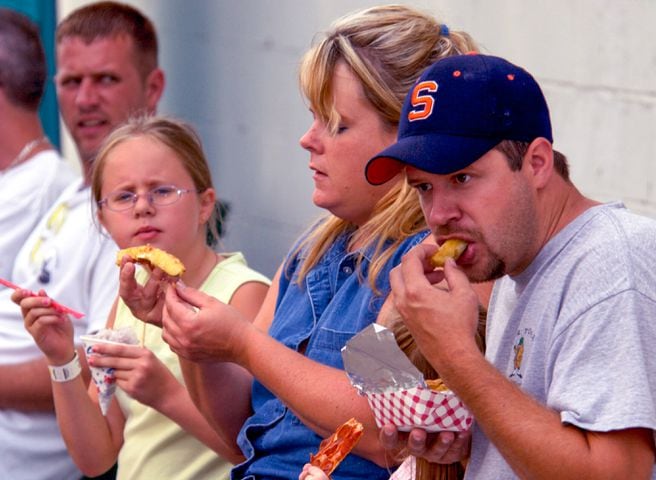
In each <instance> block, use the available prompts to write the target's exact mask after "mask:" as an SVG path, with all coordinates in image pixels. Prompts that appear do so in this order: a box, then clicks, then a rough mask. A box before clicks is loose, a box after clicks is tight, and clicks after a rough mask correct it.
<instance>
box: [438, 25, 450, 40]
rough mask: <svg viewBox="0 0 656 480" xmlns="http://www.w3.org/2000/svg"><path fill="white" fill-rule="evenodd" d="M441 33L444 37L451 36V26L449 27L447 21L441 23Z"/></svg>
mask: <svg viewBox="0 0 656 480" xmlns="http://www.w3.org/2000/svg"><path fill="white" fill-rule="evenodd" d="M440 35H442V36H443V37H448V36H449V27H447V26H446V24H445V23H443V24H442V25H440Z"/></svg>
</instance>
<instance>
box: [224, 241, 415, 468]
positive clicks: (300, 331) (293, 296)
mask: <svg viewBox="0 0 656 480" xmlns="http://www.w3.org/2000/svg"><path fill="white" fill-rule="evenodd" d="M427 235H428V231H424V232H421V233H419V234H416V235H414V236H412V237H409V238H407V239H406V240H404V241H403V242H402V244H401V245H400V247H399V248H398V249H397V251H396V252H395V253H394V254H393V255H392V256H391V258H390V259H389V261H388V262H387V263H386V265H385V267H384V268H383V269H382V270H381V272H380V274H379V277H378V281H377V287H378V289H379V291H380V294H379V295H376V294H375V293H374V292H373V291H372V289H371V287H370V285H369V281H368V279H367V278H366V275H363V274H358V272H357V271H356V263H355V262H356V258H357V254H356V253H348V252H347V250H346V249H347V244H348V235H343V236H342V237H340V238H338V239H337V240H336V241H335V242H334V243H333V245H332V246H331V247H330V249H329V250H328V251H327V252H326V253H325V255H324V256H323V257H322V258H321V260H320V261H319V262H318V264H317V265H316V266H315V267H314V268H313V269H312V270H311V271H310V272H309V273H308V274H307V275H306V278H305V279H304V281H303V282H302V283H301V285H299V284H298V283H297V280H298V269H299V267H300V262H299V261H298V259H294V258H290V257H289V256H288V257H287V261H286V262H285V267H286V268H285V269H284V270H283V273H282V275H281V278H280V291H279V295H278V301H277V305H276V311H275V315H274V319H273V323H272V325H271V328H270V330H269V335H271V336H272V337H273V338H275V339H277V340H278V341H280V342H281V343H283V344H284V345H286V346H287V347H289V348H291V349H294V350H296V351H298V350H299V348H300V347H301V345H303V344H306V347H305V352H304V354H305V356H307V357H308V358H311V359H312V360H315V361H317V362H319V363H322V364H325V365H330V366H332V367H335V368H340V369H343V368H344V367H343V364H342V356H341V349H342V347H343V346H344V344H345V343H346V342H347V341H348V340H349V339H350V338H351V337H352V336H354V335H355V334H356V333H358V332H359V331H360V330H362V329H363V328H365V327H366V326H367V325H369V324H371V323H373V322H375V321H376V319H377V316H378V312H379V311H380V308H381V307H382V304H383V302H384V301H385V298H386V297H387V295H388V294H389V292H390V285H389V273H390V270H391V269H392V268H393V267H394V266H396V265H398V264H399V262H400V260H401V257H402V256H403V254H405V253H406V252H407V251H408V250H409V249H410V248H412V247H413V246H415V245H417V244H418V243H420V242H421V241H422V240H423V239H424V238H425V237H426V236H427ZM292 251H293V250H292ZM368 253H370V252H368ZM369 261H370V258H369V257H368V256H367V255H366V253H365V258H364V260H363V261H362V263H361V271H362V272H366V271H367V269H368V267H369ZM271 361H272V362H275V361H276V359H275V358H272V359H271ZM251 401H252V409H253V412H254V414H253V415H252V416H251V417H250V418H249V419H248V420H247V421H246V423H245V424H244V426H243V427H242V429H241V432H240V433H239V436H238V439H237V443H238V444H239V447H240V448H241V450H242V452H243V453H244V456H245V457H246V459H247V460H246V461H245V462H244V463H242V464H241V465H238V466H236V467H235V468H234V469H233V471H232V478H233V479H250V478H257V479H261V478H267V479H273V478H288V479H294V480H295V479H297V478H298V475H299V473H300V472H301V469H302V468H303V465H304V464H305V463H307V462H308V461H309V460H310V453H314V452H316V450H317V449H318V447H319V443H320V442H321V440H322V438H321V437H319V436H317V435H316V434H315V433H314V432H313V431H312V430H310V429H309V428H307V427H306V426H305V425H304V424H303V423H302V422H301V421H300V420H299V419H298V417H296V416H295V415H294V414H293V413H292V411H291V410H290V409H289V408H287V407H286V406H285V405H284V404H283V403H282V402H281V401H280V400H279V399H278V398H276V397H275V396H274V395H273V394H272V393H271V392H269V391H268V390H267V389H266V388H265V387H264V386H263V385H262V384H261V383H260V382H258V381H257V380H256V381H255V382H254V383H253V390H252V399H251ZM388 477H389V472H388V471H387V470H385V469H383V468H380V467H378V466H377V465H375V464H374V463H372V462H370V461H368V460H365V459H364V458H362V457H359V456H357V455H354V454H351V455H349V456H348V457H347V458H346V459H345V460H344V461H343V463H342V464H340V466H339V468H338V469H337V470H336V471H335V472H334V473H333V475H332V478H333V479H335V480H337V479H358V480H360V479H362V478H369V479H377V478H380V479H386V478H388Z"/></svg>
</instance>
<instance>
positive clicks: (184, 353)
mask: <svg viewBox="0 0 656 480" xmlns="http://www.w3.org/2000/svg"><path fill="white" fill-rule="evenodd" d="M163 328H164V331H163V333H162V338H163V339H164V341H165V342H166V343H168V344H169V346H170V347H171V350H173V351H174V352H175V353H177V354H178V355H180V356H181V357H184V358H186V359H187V360H191V361H193V362H205V361H210V362H237V363H241V362H239V361H238V358H239V357H240V356H241V355H242V354H243V352H244V350H245V348H246V346H247V345H248V333H249V331H251V330H252V329H253V328H254V327H253V326H252V324H251V323H250V322H249V321H248V320H247V319H246V318H244V317H243V316H242V315H241V314H240V313H239V312H238V311H237V310H236V309H235V308H233V307H231V306H230V305H226V304H225V303H222V302H220V301H219V300H217V299H216V298H214V297H211V296H209V295H206V294H205V293H203V292H200V291H198V290H196V289H193V288H191V287H185V286H182V285H181V284H180V283H178V284H176V285H175V286H172V288H169V289H168V290H167V292H166V304H165V306H164V313H163Z"/></svg>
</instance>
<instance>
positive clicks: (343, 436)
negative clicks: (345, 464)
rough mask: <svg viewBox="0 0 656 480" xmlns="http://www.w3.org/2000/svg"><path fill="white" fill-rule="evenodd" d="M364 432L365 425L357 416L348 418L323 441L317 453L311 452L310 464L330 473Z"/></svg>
mask: <svg viewBox="0 0 656 480" xmlns="http://www.w3.org/2000/svg"><path fill="white" fill-rule="evenodd" d="M363 432H364V427H363V426H362V424H361V423H360V422H358V421H357V420H356V419H355V418H352V419H350V420H348V421H347V422H345V423H344V424H342V425H341V426H339V427H338V428H337V430H336V431H335V433H333V434H332V435H331V436H330V437H328V438H326V439H324V440H323V441H322V442H321V444H320V445H319V451H318V452H317V453H316V455H312V454H310V464H312V465H314V466H315V467H318V468H320V469H321V470H322V471H323V472H324V473H325V474H326V475H330V474H331V473H332V472H333V471H334V470H335V469H336V468H337V466H338V465H339V464H340V463H341V462H342V460H344V459H345V458H346V456H347V455H348V454H349V452H350V451H351V450H353V447H355V444H356V443H358V441H359V440H360V437H361V436H362V433H363Z"/></svg>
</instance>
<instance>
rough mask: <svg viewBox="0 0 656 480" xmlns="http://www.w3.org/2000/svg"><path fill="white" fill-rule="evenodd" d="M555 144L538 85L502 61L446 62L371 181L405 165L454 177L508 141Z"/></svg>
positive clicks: (425, 81) (437, 67)
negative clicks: (501, 143)
mask: <svg viewBox="0 0 656 480" xmlns="http://www.w3.org/2000/svg"><path fill="white" fill-rule="evenodd" d="M538 137H543V138H546V139H547V140H549V141H550V142H552V143H553V138H552V134H551V121H550V120H549V108H548V107H547V102H546V100H545V99H544V95H543V94H542V90H540V87H539V86H538V84H537V82H536V81H535V79H534V78H533V77H532V76H531V75H530V74H529V73H528V72H527V71H526V70H524V69H523V68H521V67H518V66H516V65H513V64H512V63H510V62H508V61H507V60H504V59H502V58H499V57H493V56H489V55H482V54H476V53H473V54H466V55H456V56H452V57H447V58H444V59H442V60H438V61H437V62H435V63H434V64H432V65H431V66H430V67H428V68H427V69H426V71H424V73H422V75H421V76H420V77H419V79H418V80H417V83H415V85H414V87H413V88H412V90H411V91H410V92H409V93H408V95H407V96H406V99H405V102H404V104H403V110H402V111H401V119H400V123H399V132H398V137H397V141H396V143H395V144H393V145H391V146H390V147H388V148H386V149H385V150H383V151H382V152H380V153H379V154H378V155H376V156H375V157H374V158H372V159H371V160H369V162H368V163H367V166H366V168H365V176H366V177H367V181H368V182H369V183H371V184H372V185H381V184H383V183H385V182H387V181H388V180H391V179H392V178H393V177H394V176H395V175H396V174H398V173H399V172H400V171H401V170H402V169H403V167H404V166H405V165H412V166H413V167H416V168H418V169H420V170H424V171H427V172H430V173H437V174H440V175H446V174H449V173H453V172H456V171H458V170H461V169H463V168H465V167H466V166H468V165H470V164H471V163H473V162H475V161H476V160H478V159H479V158H480V157H482V156H483V155H484V154H485V153H487V152H488V151H489V150H491V149H492V148H494V147H495V146H497V145H498V144H499V143H500V142H501V141H503V140H518V141H522V142H531V141H533V140H534V139H535V138H538Z"/></svg>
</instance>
